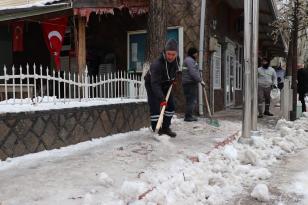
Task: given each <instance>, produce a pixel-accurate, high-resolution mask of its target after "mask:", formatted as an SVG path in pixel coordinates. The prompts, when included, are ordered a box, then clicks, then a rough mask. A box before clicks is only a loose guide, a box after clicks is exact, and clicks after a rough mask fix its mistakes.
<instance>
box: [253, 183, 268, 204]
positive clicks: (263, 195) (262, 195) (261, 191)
mask: <svg viewBox="0 0 308 205" xmlns="http://www.w3.org/2000/svg"><path fill="white" fill-rule="evenodd" d="M251 196H252V197H253V198H255V199H257V200H258V201H264V202H267V201H269V199H270V196H269V191H268V187H267V185H266V184H258V185H257V186H256V187H255V188H254V189H253V191H252V193H251Z"/></svg>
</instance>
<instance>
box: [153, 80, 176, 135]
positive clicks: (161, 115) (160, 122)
mask: <svg viewBox="0 0 308 205" xmlns="http://www.w3.org/2000/svg"><path fill="white" fill-rule="evenodd" d="M172 86H173V85H172V84H171V85H170V87H169V89H168V92H167V96H166V99H165V100H166V102H167V103H168V100H169V97H170V93H171V90H172ZM165 110H166V105H164V106H163V107H162V108H161V111H160V115H159V118H158V121H157V124H156V128H155V130H154V132H155V134H158V130H159V129H160V128H161V126H162V124H163V120H164V113H165Z"/></svg>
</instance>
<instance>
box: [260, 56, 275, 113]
mask: <svg viewBox="0 0 308 205" xmlns="http://www.w3.org/2000/svg"><path fill="white" fill-rule="evenodd" d="M269 62H270V61H269V59H267V58H263V59H262V62H261V64H262V66H261V67H259V68H258V112H259V115H258V118H262V117H263V114H264V115H267V116H273V114H272V113H270V110H269V109H270V103H271V96H270V94H271V89H272V88H277V76H276V72H275V70H274V68H272V67H270V66H269ZM264 102H265V111H264V113H263V103H264Z"/></svg>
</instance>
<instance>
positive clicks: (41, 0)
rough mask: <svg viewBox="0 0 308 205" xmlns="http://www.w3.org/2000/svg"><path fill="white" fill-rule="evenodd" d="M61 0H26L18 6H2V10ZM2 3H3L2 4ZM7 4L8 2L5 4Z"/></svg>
mask: <svg viewBox="0 0 308 205" xmlns="http://www.w3.org/2000/svg"><path fill="white" fill-rule="evenodd" d="M57 1H60V0H36V1H34V2H33V1H32V2H31V3H29V2H27V1H25V2H24V3H20V5H18V6H1V7H0V10H8V9H21V8H31V7H42V6H45V5H46V4H49V3H54V2H57ZM0 5H1V4H0ZM5 5H7V4H5Z"/></svg>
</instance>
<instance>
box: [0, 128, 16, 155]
mask: <svg viewBox="0 0 308 205" xmlns="http://www.w3.org/2000/svg"><path fill="white" fill-rule="evenodd" d="M16 140H17V136H16V135H15V134H14V133H13V132H12V133H11V134H10V135H9V136H8V137H7V139H6V140H5V142H4V143H3V144H2V147H1V149H2V151H4V152H5V153H6V155H8V157H12V156H13V155H14V146H15V143H16Z"/></svg>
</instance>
